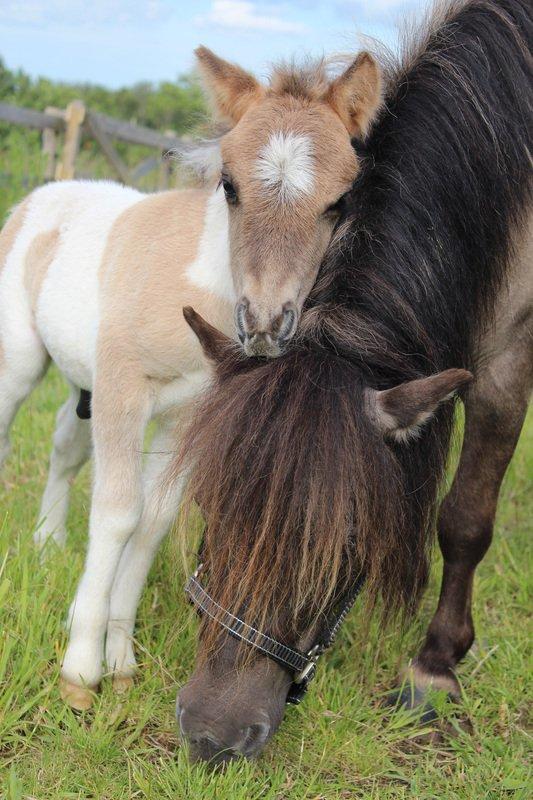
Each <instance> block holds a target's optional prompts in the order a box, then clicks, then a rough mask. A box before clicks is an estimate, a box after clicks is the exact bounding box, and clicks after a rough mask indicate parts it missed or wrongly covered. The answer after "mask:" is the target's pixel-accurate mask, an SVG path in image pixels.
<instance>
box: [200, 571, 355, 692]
mask: <svg viewBox="0 0 533 800" xmlns="http://www.w3.org/2000/svg"><path fill="white" fill-rule="evenodd" d="M201 570H202V565H201V564H200V566H199V567H198V569H197V570H196V572H195V573H194V575H192V576H191V577H190V578H189V580H188V581H187V583H186V585H185V592H186V594H187V596H188V597H189V600H190V601H191V603H192V604H193V605H194V606H195V607H196V609H197V610H198V612H199V613H200V614H205V615H206V616H208V617H210V618H211V619H212V620H214V621H215V622H217V623H218V624H219V625H220V626H221V627H222V628H224V629H225V630H226V631H227V632H228V633H229V634H230V635H231V636H233V637H234V638H235V639H238V640H239V641H241V642H245V643H246V644H247V645H249V646H250V647H253V648H254V649H256V650H259V652H261V653H263V655H265V656H267V657H268V658H270V659H272V661H275V662H276V663H277V664H279V665H280V666H281V667H283V668H284V669H286V670H288V671H289V672H290V673H292V676H293V680H292V684H291V687H290V689H289V693H288V695H287V703H299V702H300V700H301V699H302V698H303V696H304V694H305V692H306V691H307V687H308V685H309V683H310V682H311V681H312V679H313V678H314V676H315V673H316V665H317V661H318V659H319V657H320V656H321V655H322V653H323V652H324V651H325V650H327V648H328V647H330V646H331V645H332V644H333V642H334V640H335V637H336V635H337V633H338V631H339V628H340V626H341V625H342V623H343V621H344V619H345V617H346V615H347V614H348V611H349V610H350V608H351V607H352V605H353V604H354V602H355V600H356V598H357V595H358V594H359V592H360V591H361V588H362V586H363V580H364V579H363V577H362V576H359V577H358V579H357V580H356V582H355V584H354V586H353V588H352V590H351V591H350V592H349V594H348V596H347V598H346V599H345V601H344V603H343V604H342V605H341V606H340V607H338V608H337V609H336V613H335V615H334V616H333V618H330V619H329V620H328V621H327V622H326V624H325V626H324V628H323V629H322V631H320V634H319V635H318V637H317V640H316V641H315V643H314V644H313V646H312V647H311V648H310V649H309V650H308V651H307V652H305V653H302V652H301V651H300V650H296V649H295V648H293V647H289V646H288V645H286V644H283V643H282V642H278V641H277V640H276V639H273V638H272V637H271V636H268V635H267V634H266V633H263V632H262V631H260V630H258V629H257V628H254V627H253V626H252V625H248V623H246V622H244V620H242V619H240V618H239V617H237V616H235V615H234V614H232V613H231V612H230V611H227V610H226V609H225V608H223V607H222V606H221V605H220V604H219V603H217V602H216V600H214V599H213V598H212V597H211V595H210V594H209V593H208V592H207V591H206V590H205V589H204V587H203V586H202V584H201V583H200V581H199V575H200V573H201Z"/></svg>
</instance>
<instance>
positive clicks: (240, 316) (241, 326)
mask: <svg viewBox="0 0 533 800" xmlns="http://www.w3.org/2000/svg"><path fill="white" fill-rule="evenodd" d="M247 311H248V301H247V300H243V301H241V302H240V303H238V304H237V306H236V307H235V327H236V328H237V335H238V337H239V340H240V342H241V344H243V342H244V340H245V338H246V312H247Z"/></svg>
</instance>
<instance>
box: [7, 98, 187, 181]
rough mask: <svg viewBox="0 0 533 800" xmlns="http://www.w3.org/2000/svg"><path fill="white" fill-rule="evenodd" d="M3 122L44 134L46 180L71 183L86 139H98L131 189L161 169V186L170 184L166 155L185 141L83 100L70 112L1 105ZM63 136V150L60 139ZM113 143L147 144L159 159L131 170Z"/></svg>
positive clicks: (116, 171) (118, 173)
mask: <svg viewBox="0 0 533 800" xmlns="http://www.w3.org/2000/svg"><path fill="white" fill-rule="evenodd" d="M0 120H1V121H3V122H10V123H13V124H16V125H23V126H25V127H26V128H35V129H38V130H41V131H42V132H43V153H44V155H45V158H46V164H45V175H44V177H45V180H68V179H70V178H74V177H75V174H76V158H77V156H78V153H79V149H80V143H81V139H82V136H83V135H85V136H89V137H91V138H92V139H95V140H96V142H97V143H98V145H99V146H100V148H101V150H102V152H103V154H104V156H105V157H106V159H107V161H108V162H109V164H110V166H111V167H112V169H113V172H114V173H115V175H116V176H117V178H118V179H119V180H120V181H122V183H125V184H127V185H129V186H134V185H135V184H136V181H137V180H138V179H139V178H141V177H143V176H144V175H146V174H147V173H148V172H150V171H151V170H153V169H159V187H160V188H166V187H167V186H168V185H169V183H170V176H171V164H170V161H169V159H168V157H167V158H166V157H165V156H166V155H167V154H168V152H169V151H171V150H173V149H174V148H176V147H178V148H179V147H180V145H182V144H183V141H184V140H183V139H181V138H179V137H177V136H176V135H175V134H174V133H173V132H172V131H168V132H166V133H159V132H158V131H154V130H152V129H151V128H144V127H142V126H141V125H135V124H133V123H131V122H124V121H122V120H118V119H114V118H113V117H108V116H107V115H105V114H99V113H97V112H96V111H90V110H89V109H88V108H86V107H85V105H84V104H83V103H82V102H81V100H73V101H72V103H69V105H68V106H67V108H66V109H59V108H52V107H49V108H47V109H46V110H45V111H44V113H43V112H41V111H34V110H33V109H30V108H22V107H21V106H13V105H9V104H8V103H0ZM60 136H63V137H64V141H63V147H62V149H61V150H60V148H59V147H58V145H59V137H60ZM113 140H118V141H121V142H128V143H129V144H137V145H144V146H145V147H151V148H154V149H155V150H158V151H159V153H158V156H157V157H152V158H149V159H147V160H145V161H143V162H142V163H141V164H139V165H138V166H137V167H136V168H135V169H131V168H130V167H129V166H128V165H127V164H125V163H124V161H123V159H122V158H121V157H120V155H119V153H118V152H117V150H116V149H115V147H114V144H113Z"/></svg>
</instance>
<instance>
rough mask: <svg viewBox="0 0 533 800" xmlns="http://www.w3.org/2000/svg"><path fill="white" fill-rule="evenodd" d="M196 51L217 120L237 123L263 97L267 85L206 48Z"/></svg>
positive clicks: (201, 73)
mask: <svg viewBox="0 0 533 800" xmlns="http://www.w3.org/2000/svg"><path fill="white" fill-rule="evenodd" d="M194 52H195V55H196V59H197V62H198V69H199V70H200V75H201V78H202V82H203V84H204V87H205V89H206V91H207V92H208V94H209V95H210V97H211V100H212V102H213V106H214V110H215V113H216V115H217V117H218V119H219V120H220V121H221V122H226V123H229V124H230V125H236V124H237V122H238V121H239V120H240V118H241V117H242V115H243V114H244V113H245V112H246V111H247V110H248V109H249V108H250V106H251V105H253V104H254V103H256V102H257V101H258V100H261V98H262V97H263V96H264V93H265V90H264V88H263V87H262V86H261V84H260V83H259V81H257V80H256V79H255V78H254V76H253V75H251V74H250V73H249V72H246V70H244V69H242V68H241V67H239V66H237V64H231V63H230V62H229V61H224V59H222V58H219V57H218V56H216V55H215V54H214V53H213V52H212V51H211V50H209V49H208V48H207V47H203V46H202V47H197V48H196V50H195V51H194Z"/></svg>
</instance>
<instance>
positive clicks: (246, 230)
mask: <svg viewBox="0 0 533 800" xmlns="http://www.w3.org/2000/svg"><path fill="white" fill-rule="evenodd" d="M197 56H198V62H199V68H200V72H201V73H202V75H203V79H204V83H205V85H206V86H207V89H208V90H209V92H210V93H211V95H212V98H213V103H214V106H215V111H216V113H217V115H218V117H219V118H221V119H222V122H223V123H224V124H225V126H226V128H227V129H228V131H227V132H226V133H225V135H223V136H222V138H221V139H220V140H219V141H218V142H216V143H215V144H214V145H211V146H210V148H209V153H208V155H209V159H208V164H205V163H204V168H205V169H207V170H208V172H209V176H208V177H210V178H213V179H214V183H215V184H216V188H213V187H211V188H205V189H190V190H183V191H171V192H165V193H162V194H156V195H152V196H145V195H142V194H140V193H139V192H137V191H134V190H132V189H128V188H124V187H121V186H118V185H116V184H112V183H87V182H79V181H75V182H66V183H59V184H52V185H48V186H45V187H43V188H40V189H38V190H36V191H35V192H33V193H32V194H31V195H30V196H29V197H28V198H27V199H26V200H24V201H23V202H22V203H21V204H20V205H19V206H18V208H17V209H16V210H15V211H14V212H13V214H12V216H11V217H10V219H9V220H8V222H7V224H6V225H5V227H4V229H3V231H2V233H1V235H0V461H3V460H4V459H5V457H6V455H7V452H8V432H9V428H10V425H11V423H12V420H13V417H14V415H15V413H16V411H17V408H18V406H19V405H20V403H21V402H22V401H23V400H24V398H25V397H26V396H27V395H28V394H29V392H30V391H31V390H32V389H33V387H34V386H35V384H36V383H37V382H38V380H39V379H40V378H41V377H42V375H43V374H44V372H45V370H46V367H47V365H48V363H49V360H50V359H53V360H54V361H55V363H56V364H57V366H58V367H59V369H60V370H61V372H62V373H63V375H64V376H65V377H66V378H67V380H68V381H69V383H70V385H71V387H72V392H71V396H70V398H69V400H67V402H66V403H65V405H64V406H63V407H62V409H61V411H60V412H59V416H58V421H57V428H56V433H55V436H54V449H53V452H52V457H51V465H50V474H49V477H48V483H47V486H46V490H45V493H44V497H43V501H42V507H41V515H40V525H39V527H38V530H37V532H36V540H37V542H39V543H40V544H42V543H44V542H46V541H47V540H48V539H50V538H53V539H55V541H56V542H58V543H62V542H63V540H64V538H65V520H66V514H67V504H68V491H69V482H70V479H71V478H73V477H74V476H75V475H76V473H77V472H78V470H79V468H80V467H81V465H82V464H83V462H84V461H85V460H86V458H87V457H88V454H89V449H90V445H91V440H92V443H93V445H94V456H95V474H94V488H93V496H92V505H91V516H90V530H89V547H88V554H87V560H86V564H85V571H84V573H83V577H82V579H81V582H80V584H79V587H78V591H77V593H76V597H75V599H74V602H73V604H72V607H71V614H70V641H69V645H68V648H67V651H66V654H65V658H64V662H63V667H62V675H63V694H64V696H65V698H66V699H67V700H68V702H70V703H71V704H72V705H73V706H76V707H78V708H84V707H87V706H88V705H89V703H90V701H91V693H90V691H89V690H90V689H92V688H95V687H96V686H97V685H98V683H99V681H100V678H101V676H102V668H103V667H102V665H103V661H104V639H105V637H106V632H107V644H106V659H107V666H108V669H109V670H110V671H114V672H115V674H116V676H117V678H118V679H119V680H120V679H129V678H130V677H131V675H132V673H133V669H134V666H135V660H134V656H133V651H132V646H131V633H132V630H133V625H134V622H135V613H136V608H137V603H138V599H139V596H140V592H141V589H142V586H143V584H144V580H145V577H146V574H147V571H148V569H149V565H150V561H151V558H152V556H153V554H154V553H155V551H156V549H157V545H158V543H159V541H160V539H161V537H162V536H163V534H164V533H165V531H166V530H167V527H168V525H169V523H170V521H171V519H172V517H173V515H174V514H175V511H176V505H177V504H178V503H179V496H180V493H181V484H180V485H177V486H176V487H175V493H174V497H173V498H172V501H169V502H167V503H166V504H164V505H163V507H160V506H159V505H158V502H157V499H156V497H155V493H154V487H155V486H157V485H158V482H159V481H158V476H159V475H160V474H161V473H162V472H163V471H164V469H165V467H166V465H167V461H168V455H166V454H168V451H169V450H170V447H171V445H170V441H171V439H169V431H173V430H174V427H175V423H176V419H175V417H176V415H177V413H178V411H179V410H180V409H181V410H183V409H184V407H185V406H186V404H187V401H190V399H191V398H192V397H194V396H195V395H196V394H197V393H198V392H199V391H200V390H201V388H202V387H203V386H204V385H205V383H206V380H208V378H209V375H210V367H209V364H208V363H207V362H206V361H205V359H204V357H203V354H202V351H201V348H200V347H199V345H198V342H197V340H196V338H195V337H194V336H193V334H192V333H191V331H190V330H189V328H188V326H187V325H186V323H185V321H184V319H183V316H182V313H181V309H182V307H183V306H184V305H186V304H190V303H192V304H194V305H195V306H196V307H198V308H200V309H201V310H202V313H205V315H206V316H208V317H209V318H210V319H213V320H214V321H215V322H216V324H217V325H218V326H219V327H221V328H222V329H223V330H225V331H226V332H227V333H228V334H230V335H231V334H232V333H233V330H234V316H235V318H236V322H237V331H238V334H239V338H240V340H241V342H242V345H243V348H244V350H245V351H246V352H247V353H254V354H261V355H278V354H279V353H280V352H281V349H282V348H283V347H284V346H285V344H286V343H287V342H288V340H289V339H290V338H291V336H292V335H293V334H294V331H295V329H296V325H297V322H298V317H299V314H300V311H301V308H302V304H303V302H304V300H305V297H306V296H307V294H308V292H309V290H310V288H311V286H312V285H313V282H314V280H315V278H316V274H317V271H318V267H319V265H320V262H321V260H322V257H323V255H324V252H325V250H326V247H327V245H328V243H329V240H330V238H331V236H332V234H333V231H334V228H335V225H336V222H337V219H338V215H339V212H340V207H341V202H342V197H343V196H344V194H345V193H346V192H347V190H348V189H349V188H350V186H351V184H352V182H353V180H354V178H355V177H356V174H357V172H358V169H359V160H358V157H357V155H356V153H355V152H354V150H353V147H352V145H351V137H352V136H353V135H358V136H365V134H366V133H367V131H368V129H369V126H370V123H371V120H372V118H373V116H374V115H375V113H376V111H377V109H378V107H379V105H380V102H381V88H380V87H381V81H380V72H379V69H378V67H377V65H376V63H375V62H374V60H373V59H372V57H371V56H369V55H368V54H365V53H362V54H360V55H359V57H358V58H357V59H356V60H355V61H354V62H353V63H352V64H351V65H350V66H348V67H347V69H346V70H345V71H344V72H342V74H339V75H338V76H337V77H336V78H331V79H329V78H328V77H327V74H326V68H325V66H324V65H322V66H319V67H318V68H313V69H309V70H307V69H303V70H301V71H299V70H297V69H292V68H284V67H282V68H279V69H277V70H275V71H274V73H273V75H272V79H271V83H270V86H269V87H263V86H261V85H260V84H259V83H257V81H256V80H255V79H254V78H253V77H252V76H251V75H249V74H248V73H246V72H244V71H243V70H242V69H240V68H239V67H237V66H234V65H232V64H228V63H227V62H225V61H222V60H221V59H219V58H218V57H217V56H215V55H214V54H213V53H211V52H210V51H209V50H207V49H205V48H199V49H198V51H197ZM235 346H236V347H237V348H238V347H239V345H238V344H237V343H235ZM80 389H82V390H85V392H86V393H88V392H92V422H91V423H89V422H88V421H86V420H82V419H79V418H78V416H77V415H76V408H77V402H78V397H79V394H80ZM85 396H86V395H85ZM81 406H83V403H82V404H81ZM78 410H79V411H81V412H84V411H85V412H86V411H87V409H86V408H85V409H84V408H83V407H82V408H80V407H78ZM83 415H85V416H87V414H86V413H85V414H83ZM153 417H157V418H158V419H159V421H160V425H159V431H158V433H157V434H156V437H155V440H154V442H153V444H152V450H153V453H152V454H151V455H150V456H149V457H148V459H147V463H146V467H145V470H144V474H143V472H142V450H143V439H144V434H145V430H146V426H147V423H148V421H149V420H150V419H151V418H153Z"/></svg>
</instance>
